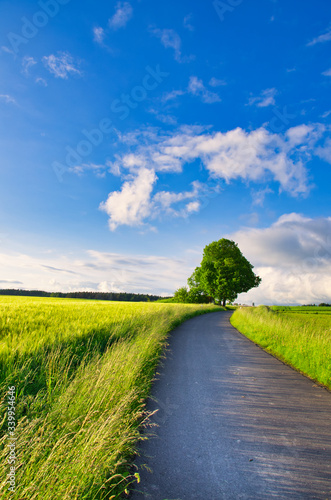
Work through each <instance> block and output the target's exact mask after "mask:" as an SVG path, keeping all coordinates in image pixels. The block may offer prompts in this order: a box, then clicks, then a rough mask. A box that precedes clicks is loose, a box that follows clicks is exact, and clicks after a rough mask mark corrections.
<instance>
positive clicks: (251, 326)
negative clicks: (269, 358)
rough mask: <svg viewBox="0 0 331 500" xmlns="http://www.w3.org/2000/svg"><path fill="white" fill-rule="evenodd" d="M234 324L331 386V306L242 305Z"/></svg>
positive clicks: (268, 348)
mask: <svg viewBox="0 0 331 500" xmlns="http://www.w3.org/2000/svg"><path fill="white" fill-rule="evenodd" d="M231 323H232V325H233V326H234V327H235V328H237V329H238V330H239V331H240V332H241V333H243V334H244V335H246V337H248V338H249V339H250V340H252V341H253V342H255V343H257V344H259V345H260V346H261V347H263V349H265V350H266V351H268V352H270V353H271V354H273V355H275V356H276V357H278V358H279V359H281V360H282V361H284V362H285V363H287V364H289V365H291V366H292V367H293V368H295V369H296V370H298V371H300V372H302V373H303V374H305V375H307V376H308V377H310V378H312V379H313V380H315V381H317V382H319V383H321V384H323V385H324V386H326V387H328V388H329V389H331V308H330V307H318V306H316V307H311V306H306V307H302V306H301V307H284V306H273V307H271V308H269V307H265V306H260V307H256V308H252V307H247V308H239V309H237V310H236V311H235V313H234V314H233V315H232V317H231Z"/></svg>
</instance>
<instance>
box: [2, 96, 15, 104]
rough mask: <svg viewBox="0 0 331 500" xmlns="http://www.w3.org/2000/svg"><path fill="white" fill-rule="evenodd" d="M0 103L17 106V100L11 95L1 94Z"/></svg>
mask: <svg viewBox="0 0 331 500" xmlns="http://www.w3.org/2000/svg"><path fill="white" fill-rule="evenodd" d="M0 101H2V102H5V103H6V104H16V100H15V99H14V97H12V96H11V95H9V94H0Z"/></svg>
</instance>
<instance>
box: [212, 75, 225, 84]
mask: <svg viewBox="0 0 331 500" xmlns="http://www.w3.org/2000/svg"><path fill="white" fill-rule="evenodd" d="M209 85H210V86H211V87H222V86H223V85H226V81H225V80H220V79H219V78H215V77H214V76H213V77H212V78H211V79H210V80H209Z"/></svg>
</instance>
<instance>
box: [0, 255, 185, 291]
mask: <svg viewBox="0 0 331 500" xmlns="http://www.w3.org/2000/svg"><path fill="white" fill-rule="evenodd" d="M39 250H40V249H38V251H34V252H33V255H32V254H31V255H29V254H19V253H14V252H11V253H4V252H2V253H0V267H1V270H2V271H1V272H2V278H3V279H2V281H1V282H0V285H1V287H2V288H11V289H13V288H22V289H34V290H35V289H38V290H45V291H49V292H72V291H84V290H86V291H103V292H134V293H151V294H158V295H159V294H160V295H170V294H172V293H173V292H174V290H175V289H176V288H178V287H179V286H182V284H183V283H185V282H186V280H187V277H188V276H189V275H190V274H191V272H192V270H193V269H192V268H193V259H192V258H191V257H190V256H188V258H187V257H186V256H185V258H184V257H183V258H168V257H163V256H154V255H137V254H123V253H121V254H116V253H105V252H99V251H97V250H87V251H84V252H83V253H82V254H81V255H78V256H75V257H73V256H72V255H71V254H68V255H66V254H65V252H64V251H61V252H60V253H59V255H56V253H55V252H52V253H51V255H47V256H43V257H36V255H37V254H38V253H39Z"/></svg>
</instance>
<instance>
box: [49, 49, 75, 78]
mask: <svg viewBox="0 0 331 500" xmlns="http://www.w3.org/2000/svg"><path fill="white" fill-rule="evenodd" d="M42 61H43V64H44V66H45V68H46V69H48V71H49V72H50V73H52V74H53V75H54V76H55V77H56V78H63V79H67V78H68V76H69V74H76V75H81V71H80V70H79V69H78V68H77V67H76V66H75V62H74V58H73V57H72V55H71V54H69V53H68V52H58V53H57V55H56V56H55V55H54V54H51V55H50V56H44V57H43V58H42Z"/></svg>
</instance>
